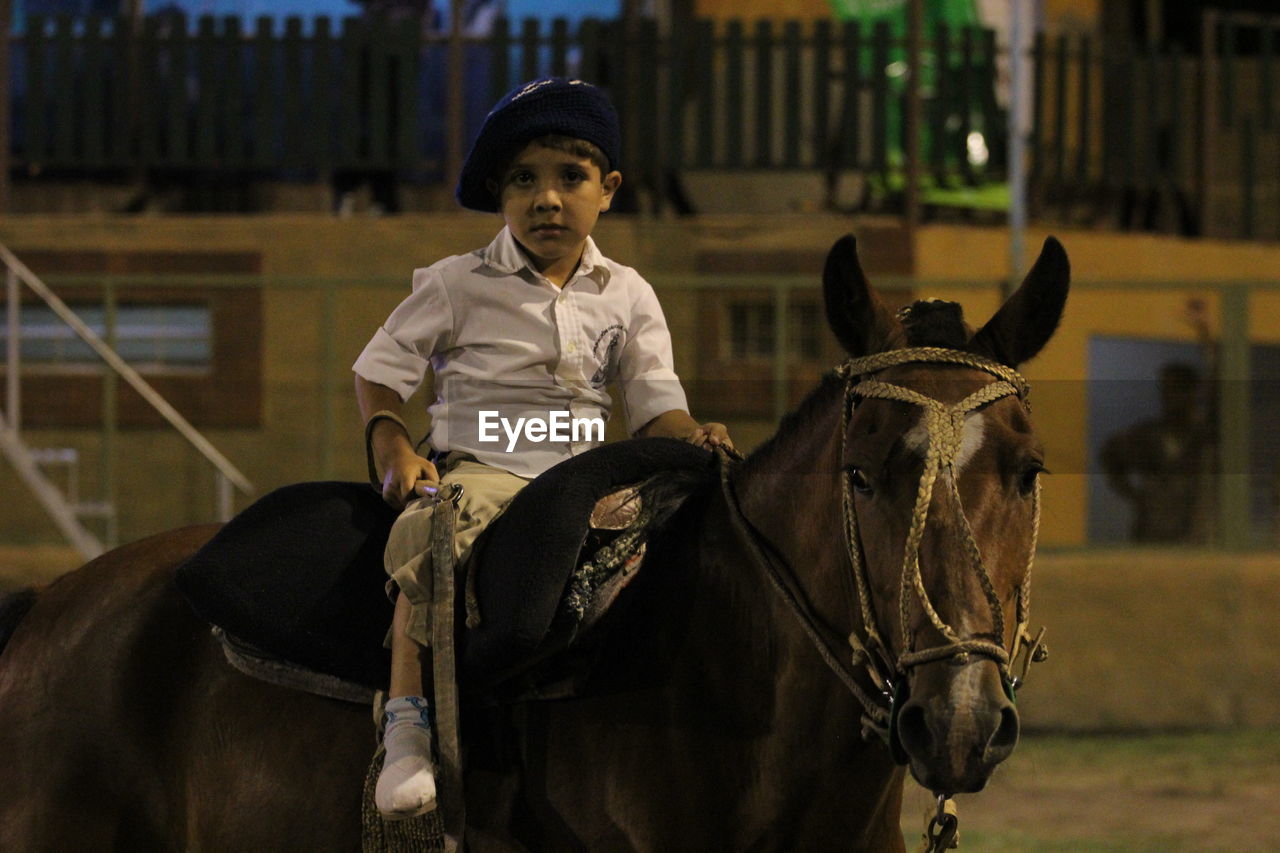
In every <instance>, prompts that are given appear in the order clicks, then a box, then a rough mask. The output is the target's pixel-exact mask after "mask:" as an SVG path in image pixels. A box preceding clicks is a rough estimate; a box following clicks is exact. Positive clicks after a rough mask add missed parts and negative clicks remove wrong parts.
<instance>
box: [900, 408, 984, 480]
mask: <svg viewBox="0 0 1280 853" xmlns="http://www.w3.org/2000/svg"><path fill="white" fill-rule="evenodd" d="M985 431H986V422H985V421H984V420H983V416H982V412H968V413H966V414H965V416H964V431H963V432H962V433H961V434H960V449H959V451H958V452H957V453H956V462H955V464H956V473H957V474H959V473H960V472H961V471H963V470H964V466H965V465H967V464H969V460H970V459H972V458H973V455H974V454H975V453H977V452H978V449H979V448H980V447H982V439H983V433H984V432H985ZM902 440H903V442H904V443H905V444H906V445H907V447H908V448H909V449H910V450H912V451H913V452H915V453H917V454H919V455H920V456H921V457H923V456H924V454H925V451H926V450H928V448H929V430H928V428H927V427H926V426H925V416H924V412H921V413H920V420H918V421H916V424H915V426H913V427H912V428H911V429H909V430H907V431H906V433H905V434H904V435H903V436H902Z"/></svg>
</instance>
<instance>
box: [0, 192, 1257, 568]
mask: <svg viewBox="0 0 1280 853" xmlns="http://www.w3.org/2000/svg"><path fill="white" fill-rule="evenodd" d="M498 224H499V222H498V220H497V219H496V218H494V217H489V216H482V215H468V214H461V215H458V214H453V215H445V214H440V215H406V216H401V217H394V218H384V219H374V218H359V219H346V220H340V219H334V218H331V217H326V216H315V215H293V216H283V215H281V216H264V217H253V218H249V217H216V216H204V217H174V218H123V217H122V218H108V217H78V216H40V217H37V216H30V217H8V218H6V219H4V220H0V242H3V243H4V244H5V245H7V246H9V247H10V248H13V249H16V250H19V251H20V250H22V249H36V248H45V249H47V248H57V249H64V250H65V249H72V248H98V249H103V248H110V249H115V250H130V249H133V250H141V249H177V250H180V249H184V248H200V249H204V250H215V249H217V250H252V251H260V252H261V253H262V257H263V274H264V276H265V277H266V281H267V282H268V286H267V287H266V288H265V292H264V299H263V311H264V317H263V321H264V323H263V326H264V335H265V340H264V363H263V424H262V427H261V428H260V429H240V430H219V431H216V432H215V433H213V434H212V436H211V438H212V439H213V440H214V442H215V444H217V445H218V446H219V447H220V448H222V449H223V450H225V451H226V452H227V454H228V455H229V456H230V458H231V459H232V460H233V461H235V462H236V463H237V464H238V465H240V466H242V467H243V468H244V469H245V470H246V472H248V473H249V475H250V477H251V478H252V479H253V480H255V482H256V483H257V484H258V485H259V487H260V489H263V490H265V489H270V488H274V487H275V486H279V485H283V484H285V483H289V482H296V481H299V480H305V479H315V478H317V477H319V476H322V474H323V472H322V471H321V470H320V468H319V460H320V458H321V456H322V455H323V452H324V448H323V446H322V436H321V435H320V433H319V429H320V426H319V425H320V424H321V423H322V422H323V419H324V416H325V415H326V413H327V414H328V415H329V416H330V417H331V419H332V423H333V430H334V434H333V438H334V442H335V444H334V445H333V446H334V447H335V450H334V457H333V463H334V468H335V470H334V471H333V474H334V475H335V476H339V477H341V478H343V479H359V478H360V477H361V476H362V467H363V460H362V458H361V448H360V439H359V431H360V424H359V419H358V416H357V414H356V410H355V406H354V403H353V402H352V400H351V389H350V373H349V365H350V363H351V361H352V360H353V359H354V358H355V355H356V354H357V353H358V352H359V350H360V348H361V347H362V346H363V345H364V343H365V341H367V339H368V337H369V336H370V334H372V332H373V330H374V329H375V328H376V327H377V325H378V324H379V323H381V321H382V320H383V319H384V318H385V316H386V314H387V313H388V312H389V311H390V309H391V308H392V307H394V305H395V304H396V303H397V302H398V301H399V299H400V298H401V297H402V295H403V294H404V292H405V291H406V290H407V287H408V281H409V278H408V273H409V270H410V269H411V268H413V267H414V266H421V265H424V264H427V263H430V262H432V261H434V260H436V259H438V258H440V257H443V256H445V255H448V254H453V253H456V252H458V251H463V250H466V249H468V248H472V247H477V246H481V245H483V244H485V243H486V242H487V241H488V240H489V239H490V237H491V236H492V234H493V232H494V231H495V230H496V228H497V226H498ZM869 224H870V223H868V222H866V221H853V220H850V219H849V218H847V217H838V216H826V215H808V216H800V215H796V216H723V217H698V218H695V219H688V220H640V219H635V218H627V217H606V219H605V220H602V223H601V225H600V227H599V229H598V232H597V238H598V240H599V242H600V243H601V245H602V247H603V248H604V249H605V251H606V252H607V253H608V254H609V255H610V256H612V257H614V258H616V259H617V260H619V261H621V262H623V263H628V264H632V265H635V266H637V267H638V268H639V269H641V270H642V271H643V272H645V273H646V274H648V275H650V276H651V277H652V278H653V279H654V280H655V281H657V282H659V289H660V291H661V297H662V300H663V304H664V306H665V308H666V312H667V315H668V319H669V322H670V324H671V327H672V331H673V339H674V341H675V347H676V360H677V368H678V370H679V371H680V373H681V375H682V376H684V377H686V378H689V379H692V378H696V376H697V363H696V358H695V354H696V352H695V342H696V340H697V337H698V331H699V327H698V319H697V303H698V300H697V298H696V294H694V293H693V292H690V291H682V290H679V289H677V288H674V287H672V286H669V285H667V284H664V281H665V280H666V279H664V277H667V278H669V277H670V276H671V275H673V274H679V273H689V272H692V271H695V270H696V269H697V268H698V265H699V262H700V259H702V258H704V257H706V254H707V253H708V252H710V253H716V252H723V251H737V252H763V253H766V254H768V253H773V255H774V256H777V255H778V254H779V253H786V252H792V253H795V254H796V255H797V256H798V257H809V258H813V259H818V260H820V258H821V256H822V254H823V253H824V252H825V250H826V249H827V248H828V247H829V246H830V245H831V243H832V242H834V240H835V239H837V238H838V237H839V236H840V235H842V234H843V233H845V232H847V231H849V230H854V231H859V230H861V231H863V239H862V244H863V250H864V252H866V253H867V254H868V255H869V254H870V253H871V252H872V250H873V248H874V247H873V246H871V242H872V241H873V240H874V236H873V232H872V231H870V230H867V229H868V226H869ZM877 224H883V223H877ZM1055 233H1056V234H1057V236H1058V237H1059V238H1060V239H1061V240H1062V242H1063V244H1064V245H1065V246H1066V249H1067V252H1068V254H1069V255H1070V258H1071V262H1072V269H1073V277H1074V280H1075V281H1076V282H1081V283H1088V282H1113V283H1115V286H1114V287H1111V288H1108V289H1096V288H1087V287H1077V288H1076V290H1075V291H1074V292H1073V294H1072V296H1071V298H1070V300H1069V302H1068V306H1067V313H1066V317H1065V319H1064V321H1063V324H1062V327H1061V329H1060V330H1059V332H1058V334H1057V335H1056V337H1055V338H1054V339H1053V340H1052V341H1051V342H1050V344H1049V346H1048V347H1047V348H1046V350H1045V352H1044V353H1043V354H1042V355H1041V356H1040V357H1039V358H1037V359H1036V360H1034V361H1033V362H1031V363H1030V364H1028V365H1027V366H1026V368H1025V372H1026V374H1027V376H1028V378H1029V379H1030V380H1031V382H1032V384H1033V391H1032V399H1033V404H1034V417H1035V419H1036V422H1037V425H1038V428H1039V430H1040V432H1041V434H1042V437H1043V439H1044V441H1045V444H1046V446H1047V448H1048V452H1049V459H1048V464H1049V467H1050V468H1051V469H1052V470H1053V471H1054V476H1052V477H1050V478H1048V481H1047V483H1046V490H1045V517H1044V539H1043V541H1044V543H1045V544H1046V545H1047V546H1054V545H1078V544H1084V542H1085V539H1084V537H1085V523H1086V517H1087V505H1086V493H1087V488H1086V487H1087V482H1086V481H1085V479H1084V475H1083V474H1082V472H1083V471H1085V470H1086V463H1087V462H1088V460H1087V458H1086V456H1087V451H1086V447H1085V438H1086V435H1085V432H1086V431H1085V423H1086V420H1085V419H1086V413H1087V410H1088V408H1087V404H1088V400H1087V397H1086V386H1085V384H1084V383H1083V382H1082V380H1084V379H1085V378H1086V353H1087V346H1088V341H1089V338H1090V336H1092V335H1095V334H1111V335H1125V336H1134V337H1152V338H1165V339H1183V340H1190V339H1191V330H1190V329H1189V328H1188V327H1187V326H1186V325H1185V324H1184V323H1183V321H1182V319H1181V311H1182V306H1183V303H1184V301H1185V299H1186V297H1187V296H1188V295H1189V294H1192V293H1197V291H1196V290H1195V289H1194V287H1193V286H1189V287H1180V288H1178V289H1173V290H1158V289H1126V288H1125V287H1124V284H1123V283H1124V282H1136V281H1148V282H1151V281H1183V282H1188V281H1189V282H1197V281H1198V282H1213V281H1224V280H1233V279H1234V280H1240V279H1253V280H1258V281H1271V282H1273V283H1274V282H1276V280H1277V276H1278V275H1280V247H1277V246H1274V245H1268V244H1261V243H1253V244H1250V243H1221V242H1209V241H1198V242H1197V241H1188V240H1180V239H1174V238H1165V237H1152V236H1141V235H1124V234H1107V233H1100V232H1094V231H1083V230H1081V231H1072V230H1066V229H1057V230H1056V232H1055ZM1044 235H1045V232H1044V231H1032V232H1031V233H1030V234H1028V237H1027V245H1028V247H1029V248H1030V249H1031V254H1032V256H1034V252H1035V251H1036V250H1037V249H1038V247H1039V244H1040V242H1041V241H1042V240H1043V238H1044ZM1007 239H1008V238H1007V234H1006V233H1005V232H1004V231H1003V229H999V228H974V227H953V226H927V227H924V228H921V229H920V231H919V233H918V235H917V238H916V245H915V251H914V257H915V267H916V279H917V286H916V293H917V295H919V296H937V297H942V298H950V299H955V300H956V301H959V302H961V303H962V304H963V305H964V306H965V309H966V316H967V317H968V318H969V319H970V320H971V321H973V322H975V323H980V322H982V321H983V320H985V319H986V318H987V317H988V316H989V315H990V314H991V313H992V312H993V311H994V310H995V308H996V306H997V304H998V300H999V296H998V292H997V282H999V281H1000V279H1001V278H1002V277H1004V276H1005V275H1006V270H1007ZM1030 259H1031V258H1028V263H1029V262H1030ZM806 266H807V268H808V269H806V270H805V274H806V275H812V277H813V284H814V286H815V287H817V286H818V281H819V276H818V274H817V273H816V272H815V271H811V270H813V269H815V268H816V267H815V264H814V263H808V264H807V265H806ZM799 271H801V270H799V269H797V270H794V271H793V272H799ZM278 277H292V278H293V279H295V282H294V284H293V285H291V286H288V287H284V286H278V285H271V284H270V282H271V281H273V280H278ZM871 277H872V281H873V283H877V282H879V283H881V284H885V283H893V280H892V279H887V278H885V277H884V276H883V275H879V274H874V273H873V274H872V276H871ZM312 278H314V280H316V281H321V280H325V279H333V278H347V279H351V280H352V281H349V282H348V283H346V284H343V285H341V286H339V287H338V289H337V291H336V303H335V304H336V309H337V311H336V317H337V323H336V327H335V329H334V335H333V338H332V339H331V340H327V341H326V340H323V339H322V333H321V327H320V316H321V308H322V303H323V300H322V296H321V294H320V293H319V292H318V291H314V290H307V289H299V287H298V286H297V285H298V282H297V281H296V279H302V283H303V284H305V283H306V282H307V281H308V280H310V279H312ZM720 278H723V279H728V280H732V276H731V275H728V276H720ZM956 280H964V281H968V282H985V283H988V286H985V287H983V288H981V289H976V290H975V289H973V288H971V287H970V288H965V289H960V288H956V287H947V286H945V284H944V283H945V282H948V281H956ZM1199 295H1204V296H1206V297H1207V298H1208V301H1209V305H1210V311H1211V314H1213V315H1214V316H1215V317H1216V308H1217V303H1216V297H1215V296H1214V294H1213V293H1212V291H1202V292H1201V293H1200V294H1199ZM1251 306H1252V311H1251V328H1250V332H1251V335H1252V337H1253V339H1254V340H1256V341H1260V342H1261V341H1265V342H1277V341H1280V291H1276V292H1259V293H1256V294H1255V295H1254V297H1253V302H1252V303H1251ZM326 351H329V352H332V353H333V356H332V364H333V370H332V372H331V375H328V376H325V375H324V374H323V370H322V367H323V360H324V356H325V353H326ZM413 418H414V419H415V421H416V423H415V425H416V426H419V427H421V426H424V425H425V416H424V415H422V414H421V413H420V412H419V410H418V407H415V408H414V415H413ZM732 426H733V427H734V430H735V436H736V437H737V438H738V440H739V444H741V445H745V446H748V447H749V446H753V445H755V444H758V443H759V442H760V441H761V440H763V439H764V438H765V437H767V436H768V435H769V434H770V432H771V431H772V428H773V425H772V424H771V423H769V422H763V421H757V422H739V423H735V424H733V425H732ZM28 438H29V439H31V440H32V441H33V442H35V443H40V444H49V445H59V444H67V443H70V444H74V445H76V446H80V447H81V448H82V452H84V453H85V454H86V455H87V456H88V457H89V458H90V460H92V458H93V457H94V456H95V455H96V453H97V436H96V434H95V433H92V432H88V433H86V432H81V433H70V432H68V431H63V432H61V433H57V432H52V431H47V432H46V433H44V434H34V435H29V436H28ZM120 455H121V460H122V461H121V468H122V471H121V474H122V478H123V482H122V486H121V493H122V509H121V511H122V529H123V531H124V533H125V535H126V538H128V537H132V536H139V535H144V534H147V533H151V532H155V531H156V530H160V529H164V528H167V527H173V526H177V525H178V524H183V523H189V522H191V521H195V520H204V519H207V518H208V517H209V514H210V507H211V506H212V487H211V484H212V474H211V473H210V471H209V470H208V468H207V467H206V466H205V464H204V463H203V462H202V461H200V460H198V459H197V458H195V457H194V456H193V454H192V453H191V451H189V450H187V449H186V448H185V447H184V446H183V444H182V443H181V442H180V441H179V439H177V438H176V437H175V436H173V435H171V434H170V433H168V432H164V431H156V430H134V431H126V432H123V433H122V434H121V438H120ZM83 476H84V478H85V480H86V482H85V492H86V495H89V496H92V494H93V488H94V486H95V483H94V473H93V469H92V466H91V465H90V466H88V467H87V468H86V470H85V471H84V472H83ZM158 484H161V485H158ZM21 488H22V487H21V486H20V485H18V484H17V483H16V482H15V481H14V479H13V476H12V474H11V472H9V471H8V468H7V466H0V489H4V493H5V494H16V493H20V491H21ZM6 504H7V505H6V508H5V510H4V512H3V513H0V543H3V542H17V541H21V542H31V541H35V542H40V541H57V534H56V531H54V529H53V528H52V525H51V524H49V523H48V522H47V521H46V520H45V519H44V518H43V516H42V513H41V512H40V510H39V509H38V508H36V507H35V506H33V505H32V502H31V501H25V500H24V501H9V502H6Z"/></svg>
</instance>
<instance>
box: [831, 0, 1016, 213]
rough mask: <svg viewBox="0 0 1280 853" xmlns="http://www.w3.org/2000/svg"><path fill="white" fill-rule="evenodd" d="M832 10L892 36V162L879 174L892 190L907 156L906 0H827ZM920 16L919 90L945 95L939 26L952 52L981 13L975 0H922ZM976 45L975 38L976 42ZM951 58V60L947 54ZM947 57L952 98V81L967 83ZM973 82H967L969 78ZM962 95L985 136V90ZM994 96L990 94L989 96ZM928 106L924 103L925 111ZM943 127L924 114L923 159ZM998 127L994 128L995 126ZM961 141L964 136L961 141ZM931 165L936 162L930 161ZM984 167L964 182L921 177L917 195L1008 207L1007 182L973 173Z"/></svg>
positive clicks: (887, 116) (888, 66)
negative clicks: (950, 183)
mask: <svg viewBox="0 0 1280 853" xmlns="http://www.w3.org/2000/svg"><path fill="white" fill-rule="evenodd" d="M830 4H831V10H832V14H833V15H834V17H835V18H836V19H837V20H840V21H855V22H857V23H858V24H859V25H860V27H861V29H862V30H863V31H864V32H868V33H870V32H873V31H874V29H875V28H876V26H877V25H879V26H881V27H887V28H888V30H889V33H890V36H891V38H892V42H891V45H890V47H889V49H888V51H887V54H886V56H885V65H884V74H885V78H886V79H887V81H888V87H889V93H890V97H889V98H888V102H887V103H886V104H885V113H884V121H885V123H886V127H885V130H886V135H887V139H886V142H887V147H888V151H887V152H886V158H887V164H886V165H888V166H890V167H891V168H890V169H889V170H888V171H887V172H886V174H885V175H884V176H883V179H884V182H885V186H886V188H888V189H890V190H892V189H896V188H899V185H900V184H901V183H902V182H903V180H904V176H902V175H899V174H896V172H897V170H899V169H902V168H904V167H905V161H906V157H905V154H904V151H903V145H904V141H903V136H904V130H903V126H902V109H903V104H902V101H903V98H904V97H905V94H906V70H907V56H906V50H905V47H904V44H905V41H906V37H907V15H908V11H909V7H910V0H830ZM923 7H924V8H923V12H924V22H923V38H924V45H925V47H924V51H923V56H922V57H921V62H922V68H921V78H920V83H921V94H922V95H923V96H924V98H925V99H926V101H928V100H931V99H934V98H937V97H942V98H944V99H946V96H945V95H944V94H943V92H942V87H943V85H944V84H943V83H942V82H940V81H939V74H938V70H937V68H938V65H939V63H940V62H941V61H942V60H940V59H939V57H938V55H937V50H938V42H937V41H936V39H938V38H941V36H939V30H940V28H942V29H945V30H946V31H947V32H949V33H950V37H951V45H952V47H951V51H953V53H951V54H950V55H951V56H954V55H955V54H954V51H957V50H959V49H960V46H961V38H962V37H966V38H967V37H968V36H963V34H964V32H965V31H966V30H968V31H971V32H974V31H978V30H980V29H981V28H982V27H983V22H982V18H981V16H980V15H979V14H978V9H977V4H976V2H975V0H925V2H924V3H923ZM975 46H977V45H976V42H975ZM951 62H954V60H951ZM951 62H948V66H949V67H950V68H951V71H950V72H949V73H952V74H953V75H957V80H956V81H955V82H953V83H952V84H951V88H952V90H953V91H952V93H951V96H950V97H952V98H954V97H955V96H956V94H955V91H954V89H955V87H956V86H964V85H966V81H967V79H968V78H967V77H965V76H963V72H961V73H960V74H957V69H956V68H955V66H954V65H952V64H951ZM968 85H972V84H968ZM979 85H987V86H990V85H993V82H992V81H983V82H982V83H980V84H979ZM963 97H964V100H965V102H966V103H967V104H969V109H970V110H972V112H971V113H970V118H969V121H970V122H975V124H976V126H977V127H978V128H979V129H981V130H982V131H983V132H984V133H986V134H987V136H988V137H990V136H991V132H992V129H991V128H989V127H987V125H989V124H990V122H991V120H992V118H994V117H995V116H994V114H990V115H989V114H987V112H986V111H985V110H984V108H983V107H982V106H980V104H982V102H983V100H984V97H985V93H981V92H980V91H969V92H966V93H965V94H964V95H963ZM992 100H993V99H992ZM931 109H932V107H929V106H926V115H927V114H928V112H929V110H931ZM944 129H945V120H944V121H943V124H940V125H939V124H936V123H935V122H933V121H931V120H930V119H929V118H928V117H926V119H925V127H924V128H922V132H921V140H920V141H921V149H920V156H921V157H922V158H924V159H925V160H926V161H927V160H929V153H930V152H931V151H932V150H933V142H932V139H933V137H934V136H935V135H936V134H938V133H939V132H940V131H943V130H944ZM996 132H997V133H998V130H997V131H996ZM961 144H964V143H963V140H962V142H961ZM935 165H936V164H935ZM981 171H983V169H982V167H981V166H979V167H976V168H975V169H973V171H971V173H970V174H971V176H972V177H971V183H972V184H973V185H971V186H969V187H943V186H937V185H936V184H935V182H933V181H932V180H930V178H928V177H926V178H925V186H924V188H923V193H922V198H923V200H924V201H925V202H926V203H928V204H935V205H941V206H956V207H974V208H978V209H984V210H1007V209H1008V187H1007V186H1006V185H1004V184H999V185H994V186H990V187H984V186H983V184H984V180H983V179H982V178H980V177H978V174H979V173H980V172H981Z"/></svg>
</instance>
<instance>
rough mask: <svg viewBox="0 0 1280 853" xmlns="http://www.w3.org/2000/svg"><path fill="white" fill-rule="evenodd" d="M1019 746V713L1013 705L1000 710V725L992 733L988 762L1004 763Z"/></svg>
mask: <svg viewBox="0 0 1280 853" xmlns="http://www.w3.org/2000/svg"><path fill="white" fill-rule="evenodd" d="M1017 745H1018V712H1017V710H1016V709H1015V708H1014V707H1013V706H1012V705H1006V706H1005V707H1004V708H1001V709H1000V725H998V726H996V730H995V731H994V732H992V733H991V739H990V740H989V741H987V760H988V761H991V762H993V763H998V762H1001V761H1004V760H1005V759H1006V758H1008V757H1009V754H1010V753H1011V752H1013V748H1014V747H1015V746H1017Z"/></svg>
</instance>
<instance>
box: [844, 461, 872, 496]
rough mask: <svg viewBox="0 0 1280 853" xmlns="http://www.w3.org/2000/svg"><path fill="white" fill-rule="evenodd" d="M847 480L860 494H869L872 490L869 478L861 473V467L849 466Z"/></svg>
mask: <svg viewBox="0 0 1280 853" xmlns="http://www.w3.org/2000/svg"><path fill="white" fill-rule="evenodd" d="M849 482H850V483H852V484H853V489H854V491H856V492H857V493H858V494H860V495H869V494H871V492H872V488H871V480H869V479H868V478H867V475H866V474H865V473H863V471H862V469H861V468H858V467H856V466H850V467H849Z"/></svg>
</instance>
